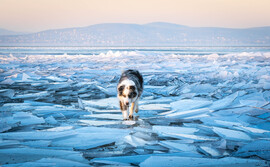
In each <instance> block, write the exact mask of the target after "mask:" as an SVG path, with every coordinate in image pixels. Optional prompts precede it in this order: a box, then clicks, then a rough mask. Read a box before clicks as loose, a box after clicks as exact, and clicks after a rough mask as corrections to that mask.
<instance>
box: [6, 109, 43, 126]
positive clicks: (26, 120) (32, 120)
mask: <svg viewBox="0 0 270 167" xmlns="http://www.w3.org/2000/svg"><path fill="white" fill-rule="evenodd" d="M3 121H4V122H6V123H7V124H16V123H18V125H20V126H27V125H34V124H42V123H45V120H44V119H43V118H42V117H41V118H39V117H37V116H34V115H32V114H31V113H27V112H16V113H15V114H13V116H12V117H6V118H4V120H3Z"/></svg>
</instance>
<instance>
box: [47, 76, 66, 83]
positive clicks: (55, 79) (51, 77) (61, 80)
mask: <svg viewBox="0 0 270 167" xmlns="http://www.w3.org/2000/svg"><path fill="white" fill-rule="evenodd" d="M47 79H49V80H52V81H56V82H64V81H66V80H67V79H64V78H59V77H57V76H48V77H47Z"/></svg>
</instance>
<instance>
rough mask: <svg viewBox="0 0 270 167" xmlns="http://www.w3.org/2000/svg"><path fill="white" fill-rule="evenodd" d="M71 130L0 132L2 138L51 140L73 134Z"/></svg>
mask: <svg viewBox="0 0 270 167" xmlns="http://www.w3.org/2000/svg"><path fill="white" fill-rule="evenodd" d="M75 134H76V133H75V132H73V131H64V132H46V131H31V132H8V133H0V138H2V139H13V140H52V139H57V138H64V137H69V136H72V135H75Z"/></svg>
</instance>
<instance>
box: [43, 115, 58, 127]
mask: <svg viewBox="0 0 270 167" xmlns="http://www.w3.org/2000/svg"><path fill="white" fill-rule="evenodd" d="M45 121H46V123H48V124H52V125H55V124H57V123H58V122H57V121H56V120H55V119H54V117H53V116H49V117H47V118H45Z"/></svg>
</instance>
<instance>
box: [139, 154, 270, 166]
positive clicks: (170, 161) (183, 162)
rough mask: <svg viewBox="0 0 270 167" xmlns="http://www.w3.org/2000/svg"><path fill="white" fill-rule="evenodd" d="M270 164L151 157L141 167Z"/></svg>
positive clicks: (239, 160) (247, 161)
mask: <svg viewBox="0 0 270 167" xmlns="http://www.w3.org/2000/svg"><path fill="white" fill-rule="evenodd" d="M268 165H269V163H268V162H266V161H263V160H255V159H241V158H233V157H226V158H221V159H210V158H192V157H180V156H151V157H149V158H148V159H146V160H145V161H144V162H142V163H140V166H141V167H148V166H155V167H171V166H189V167H206V166H220V167H225V166H241V167H244V166H246V167H255V166H264V167H267V166H268Z"/></svg>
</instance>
